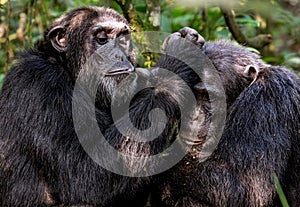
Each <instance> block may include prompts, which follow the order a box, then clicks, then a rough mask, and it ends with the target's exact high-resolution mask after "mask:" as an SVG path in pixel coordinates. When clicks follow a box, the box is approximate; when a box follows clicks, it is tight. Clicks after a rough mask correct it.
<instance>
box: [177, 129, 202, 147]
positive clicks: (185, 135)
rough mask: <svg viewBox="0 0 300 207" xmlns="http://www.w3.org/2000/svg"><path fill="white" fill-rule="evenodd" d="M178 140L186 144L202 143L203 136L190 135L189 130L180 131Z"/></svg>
mask: <svg viewBox="0 0 300 207" xmlns="http://www.w3.org/2000/svg"><path fill="white" fill-rule="evenodd" d="M179 137H180V140H181V141H182V142H183V143H185V144H186V145H201V144H203V143H204V141H205V138H204V137H196V138H193V137H191V136H190V133H189V132H185V131H181V132H180V134H179Z"/></svg>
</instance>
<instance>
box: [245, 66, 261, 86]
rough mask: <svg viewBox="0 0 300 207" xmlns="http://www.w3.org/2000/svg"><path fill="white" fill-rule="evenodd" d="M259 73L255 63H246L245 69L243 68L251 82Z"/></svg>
mask: <svg viewBox="0 0 300 207" xmlns="http://www.w3.org/2000/svg"><path fill="white" fill-rule="evenodd" d="M258 73H259V68H258V67H257V66H255V65H247V66H246V69H245V70H244V74H245V75H246V76H247V77H249V78H251V79H252V82H254V81H255V80H256V79H257V76H258Z"/></svg>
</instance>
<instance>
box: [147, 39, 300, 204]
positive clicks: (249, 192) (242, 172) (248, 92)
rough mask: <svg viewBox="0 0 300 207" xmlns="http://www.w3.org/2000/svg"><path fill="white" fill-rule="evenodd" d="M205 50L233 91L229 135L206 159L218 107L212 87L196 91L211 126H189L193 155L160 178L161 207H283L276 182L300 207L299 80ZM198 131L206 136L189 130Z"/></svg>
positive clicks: (214, 45)
mask: <svg viewBox="0 0 300 207" xmlns="http://www.w3.org/2000/svg"><path fill="white" fill-rule="evenodd" d="M202 49H203V51H204V52H205V54H206V55H207V56H208V57H209V58H210V60H211V61H212V63H213V64H214V66H215V67H216V69H217V70H218V72H219V74H220V77H221V79H222V83H223V85H224V90H225V91H226V97H227V104H228V116H227V118H226V124H225V128H224V131H223V134H222V137H221V139H220V141H219V144H218V146H217V148H216V149H215V151H214V152H213V153H212V154H211V155H210V156H209V157H208V158H207V159H206V160H204V161H203V160H202V159H200V158H199V155H200V154H201V149H202V147H203V145H204V144H205V142H206V141H207V140H209V139H210V135H209V134H207V132H208V130H207V127H208V128H209V126H213V124H214V123H213V120H211V119H210V110H214V109H213V108H212V107H211V106H212V105H211V103H212V102H213V101H214V100H213V99H209V96H208V93H207V91H208V90H210V89H209V87H208V88H207V89H206V86H205V85H201V84H197V85H195V89H196V90H197V91H198V92H197V93H198V95H197V97H198V103H197V104H198V105H197V106H195V110H200V111H201V112H202V113H199V116H202V117H203V116H204V121H203V122H208V123H203V124H200V125H197V126H195V125H193V122H188V123H186V124H185V125H187V127H186V128H185V130H187V131H183V132H182V133H180V134H179V136H180V138H181V139H182V141H183V143H185V144H187V145H192V149H191V151H190V153H189V154H188V155H187V156H186V157H185V158H184V159H183V160H182V161H181V162H180V163H178V164H177V165H176V166H174V167H173V168H171V169H170V170H168V171H167V172H165V173H162V174H161V175H159V176H158V178H157V183H156V184H157V186H156V187H157V188H158V189H157V188H156V189H155V190H154V193H153V194H154V197H155V195H157V196H158V197H159V200H160V201H158V203H156V205H157V206H176V207H179V206H180V207H184V206H189V207H191V206H194V207H200V206H201V207H204V206H222V207H223V206H281V201H280V199H279V196H278V194H277V192H276V187H275V183H274V180H273V179H274V177H275V176H277V177H278V178H279V182H280V184H281V186H282V188H283V192H284V194H285V195H286V197H287V201H288V203H289V204H290V205H291V206H300V199H299V195H300V142H299V140H300V133H299V129H300V123H299V120H300V106H299V103H300V85H299V84H300V80H299V77H297V76H296V75H295V74H294V73H292V72H291V71H289V70H288V69H286V68H284V67H282V66H271V65H268V64H265V63H263V61H261V60H260V59H259V56H258V55H255V54H253V53H251V52H249V51H248V50H247V49H245V48H244V47H242V46H236V45H234V44H233V43H231V42H229V41H224V40H219V41H215V42H207V43H205V45H204V47H203V48H202ZM212 93H213V92H212ZM197 108H198V109H197ZM202 120H203V119H202ZM195 127H196V128H198V129H197V130H198V131H199V133H198V135H197V137H196V138H195V137H190V133H189V131H188V130H189V129H190V130H194V128H195ZM220 127H221V126H220ZM215 130H218V128H217V127H216V128H215ZM153 200H154V203H155V202H157V200H155V199H153Z"/></svg>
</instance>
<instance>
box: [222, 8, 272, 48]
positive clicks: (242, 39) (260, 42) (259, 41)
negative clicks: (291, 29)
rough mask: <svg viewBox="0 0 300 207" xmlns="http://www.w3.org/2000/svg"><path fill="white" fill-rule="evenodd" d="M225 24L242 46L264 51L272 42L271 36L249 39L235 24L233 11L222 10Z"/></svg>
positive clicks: (260, 35)
mask: <svg viewBox="0 0 300 207" xmlns="http://www.w3.org/2000/svg"><path fill="white" fill-rule="evenodd" d="M221 11H222V13H223V16H224V19H225V22H226V24H227V26H228V28H229V31H230V32H231V34H232V36H233V38H234V39H235V40H236V41H237V42H238V43H240V44H243V45H247V46H249V47H253V48H256V49H262V48H263V47H265V46H266V45H268V44H270V43H271V42H272V36H271V34H259V35H257V36H256V37H253V38H250V39H248V38H247V37H246V36H245V35H244V34H243V32H242V31H241V29H240V26H239V25H238V24H237V23H236V22H235V15H234V11H233V10H227V9H225V8H221Z"/></svg>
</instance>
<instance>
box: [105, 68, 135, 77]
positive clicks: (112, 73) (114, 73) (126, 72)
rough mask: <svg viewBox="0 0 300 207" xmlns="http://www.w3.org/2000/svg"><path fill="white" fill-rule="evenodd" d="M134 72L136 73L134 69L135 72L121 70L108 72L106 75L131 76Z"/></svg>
mask: <svg viewBox="0 0 300 207" xmlns="http://www.w3.org/2000/svg"><path fill="white" fill-rule="evenodd" d="M133 71H134V69H133V70H132V69H128V70H124V69H120V70H114V71H108V72H106V73H105V76H114V75H121V74H129V73H132V72H133Z"/></svg>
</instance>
